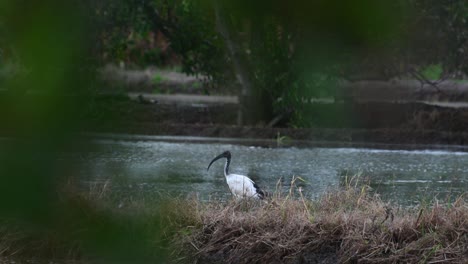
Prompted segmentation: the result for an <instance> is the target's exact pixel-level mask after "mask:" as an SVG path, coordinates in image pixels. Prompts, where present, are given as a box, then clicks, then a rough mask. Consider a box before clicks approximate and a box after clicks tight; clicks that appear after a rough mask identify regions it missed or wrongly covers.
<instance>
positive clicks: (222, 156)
mask: <svg viewBox="0 0 468 264" xmlns="http://www.w3.org/2000/svg"><path fill="white" fill-rule="evenodd" d="M221 158H227V157H226V153H222V154H219V155H218V156H217V157H216V158H214V159H213V160H212V161H211V162H210V165H208V168H207V169H206V170H209V169H210V166H211V164H213V162H215V161H217V160H219V159H221Z"/></svg>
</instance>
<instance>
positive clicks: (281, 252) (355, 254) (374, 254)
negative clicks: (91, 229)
mask: <svg viewBox="0 0 468 264" xmlns="http://www.w3.org/2000/svg"><path fill="white" fill-rule="evenodd" d="M292 186H293V188H292V189H291V190H290V192H289V193H286V194H282V193H275V194H273V195H272V197H271V199H270V200H269V201H268V202H266V203H262V202H260V203H258V202H253V201H248V202H247V201H243V202H236V201H231V202H228V203H219V202H208V203H201V202H197V201H194V200H190V201H187V202H186V204H185V205H183V201H178V206H177V207H176V208H179V209H177V210H176V211H173V212H174V215H172V216H169V217H170V218H171V219H172V220H173V221H172V222H171V223H172V224H173V225H176V226H178V228H179V230H180V232H179V233H178V234H177V235H175V236H174V238H173V241H174V244H175V248H178V249H181V250H180V251H176V252H175V253H174V254H175V255H177V256H179V257H180V258H179V260H181V261H182V262H183V261H184V260H187V261H189V262H193V261H194V260H196V261H199V262H201V263H205V262H214V263H258V262H261V263H278V262H282V263H301V262H319V261H320V263H336V262H340V263H350V262H356V261H358V262H359V263H381V262H382V263H420V262H421V263H429V262H432V263H443V262H446V263H462V262H466V261H467V258H468V248H467V245H468V202H467V200H466V196H460V197H459V198H458V199H457V200H456V201H455V202H454V203H452V204H444V205H442V204H439V203H437V202H436V203H434V204H433V205H432V206H427V207H421V208H413V209H405V208H399V207H396V206H392V205H390V204H387V203H385V202H383V201H382V200H381V199H380V198H379V197H378V196H377V195H372V194H370V193H369V192H368V190H367V187H366V186H362V187H361V188H357V185H356V186H351V185H350V184H348V185H347V187H344V188H343V189H341V190H337V191H331V192H329V193H327V194H325V195H324V196H322V198H320V199H319V200H316V201H311V200H308V199H306V198H304V197H303V196H302V192H301V191H300V189H294V184H293V185H292ZM173 208H174V207H173ZM180 216H182V217H180ZM181 219H185V220H181ZM187 219H189V221H188V222H189V223H190V224H187V222H186V220H187ZM184 256H185V258H184Z"/></svg>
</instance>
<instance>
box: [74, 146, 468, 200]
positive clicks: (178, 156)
mask: <svg viewBox="0 0 468 264" xmlns="http://www.w3.org/2000/svg"><path fill="white" fill-rule="evenodd" d="M95 143H96V144H97V145H98V146H99V149H98V150H96V151H94V152H86V153H81V154H79V161H80V164H81V165H82V166H80V172H79V177H80V179H81V181H82V182H83V183H85V184H91V183H95V182H104V181H107V182H110V183H111V184H110V186H112V190H113V191H115V192H117V193H119V194H120V195H121V196H122V197H127V198H128V197H134V198H135V197H138V196H142V195H143V196H148V195H156V194H157V193H171V194H180V195H188V194H194V193H196V194H197V195H199V196H200V197H201V198H202V199H229V197H230V193H229V189H228V187H227V185H226V183H225V179H224V175H223V168H224V160H219V161H217V162H215V163H214V164H213V165H212V167H211V168H210V171H207V170H206V168H207V166H208V164H209V162H210V161H211V160H212V159H213V158H214V157H215V156H217V155H218V154H220V153H222V152H223V151H225V150H230V151H231V153H232V161H231V167H230V172H231V173H236V174H243V175H247V176H249V177H251V178H252V179H254V180H255V181H256V182H257V183H258V185H259V186H260V187H262V188H263V189H265V190H267V191H269V192H274V191H275V189H276V188H277V183H278V182H280V183H281V186H282V187H281V188H282V190H283V191H284V190H288V189H289V186H290V182H291V179H292V178H293V176H295V177H301V179H303V180H304V181H300V180H299V181H297V182H296V183H297V185H299V186H301V187H302V189H303V192H304V193H305V194H306V195H307V196H309V197H312V198H315V197H317V196H319V195H320V194H322V193H323V192H325V191H327V190H330V189H333V188H336V187H337V186H339V185H340V184H342V183H343V182H344V181H345V178H346V177H348V178H350V177H353V176H356V175H358V176H359V177H360V179H361V180H362V181H366V182H368V183H369V184H370V186H371V187H372V189H373V191H375V192H377V193H379V194H380V195H381V196H382V197H383V199H385V200H389V201H392V202H395V203H398V204H403V205H411V204H417V203H420V202H423V201H427V200H431V199H433V197H434V196H436V197H437V198H438V199H439V200H444V199H447V197H449V198H450V197H452V198H453V197H455V196H457V195H460V194H461V193H463V192H466V190H468V152H463V151H456V150H434V149H431V150H398V149H392V150H385V149H373V148H351V147H346V148H344V147H310V148H296V147H288V148H265V147H253V146H248V145H245V142H244V143H243V144H244V145H238V144H231V143H228V142H223V141H218V142H205V143H197V142H194V141H193V140H179V141H178V142H167V141H156V140H148V139H145V140H140V141H139V140H134V139H133V140H132V139H99V140H95ZM428 148H429V146H428ZM431 148H433V147H431ZM75 158H76V157H75Z"/></svg>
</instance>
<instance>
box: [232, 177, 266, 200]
mask: <svg viewBox="0 0 468 264" xmlns="http://www.w3.org/2000/svg"><path fill="white" fill-rule="evenodd" d="M227 183H228V185H229V189H231V192H232V193H233V194H234V195H236V196H248V197H258V198H263V194H260V192H258V190H260V188H258V186H257V184H255V182H254V181H252V180H251V179H250V178H249V177H246V176H244V175H238V174H230V175H229V177H227ZM262 193H263V192H262Z"/></svg>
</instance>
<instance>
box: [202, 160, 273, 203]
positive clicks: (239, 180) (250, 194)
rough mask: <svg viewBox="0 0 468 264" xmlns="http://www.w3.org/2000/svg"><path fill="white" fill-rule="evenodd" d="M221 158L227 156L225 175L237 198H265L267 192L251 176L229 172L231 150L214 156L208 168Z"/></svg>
mask: <svg viewBox="0 0 468 264" xmlns="http://www.w3.org/2000/svg"><path fill="white" fill-rule="evenodd" d="M221 158H226V163H225V164H224V176H225V177H226V182H227V184H228V186H229V189H230V190H231V192H232V194H233V195H234V196H235V197H236V198H238V199H240V198H255V199H263V198H264V197H265V192H264V191H262V190H261V189H260V188H259V187H258V185H257V184H256V183H255V182H254V181H252V180H251V179H250V178H249V177H247V176H244V175H239V174H232V173H229V164H230V163H231V152H229V151H225V152H223V153H221V154H220V155H218V156H217V157H216V158H214V159H213V160H212V161H211V162H210V165H208V168H207V169H206V170H209V169H210V166H211V164H213V162H215V161H217V160H219V159H221Z"/></svg>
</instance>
